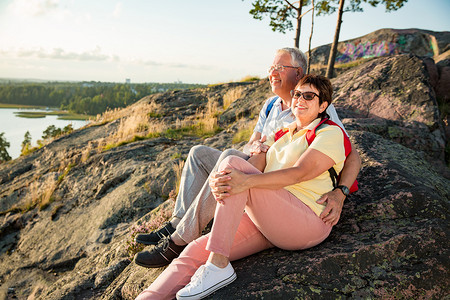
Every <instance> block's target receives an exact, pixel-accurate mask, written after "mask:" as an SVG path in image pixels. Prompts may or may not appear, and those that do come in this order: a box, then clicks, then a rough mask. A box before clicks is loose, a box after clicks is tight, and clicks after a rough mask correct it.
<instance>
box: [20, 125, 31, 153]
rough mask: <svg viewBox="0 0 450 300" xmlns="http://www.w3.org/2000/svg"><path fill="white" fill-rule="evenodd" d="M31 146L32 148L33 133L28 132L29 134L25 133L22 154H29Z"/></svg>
mask: <svg viewBox="0 0 450 300" xmlns="http://www.w3.org/2000/svg"><path fill="white" fill-rule="evenodd" d="M30 146H31V133H30V132H29V131H28V130H27V132H25V135H24V137H23V142H22V150H21V152H22V153H24V152H27V151H28V150H29V148H30Z"/></svg>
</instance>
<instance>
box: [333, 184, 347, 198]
mask: <svg viewBox="0 0 450 300" xmlns="http://www.w3.org/2000/svg"><path fill="white" fill-rule="evenodd" d="M335 189H340V190H341V191H342V193H343V194H344V195H345V197H347V196H348V194H350V190H349V188H348V187H346V186H345V185H338V186H337V187H335V188H334V189H333V191H334V190H335Z"/></svg>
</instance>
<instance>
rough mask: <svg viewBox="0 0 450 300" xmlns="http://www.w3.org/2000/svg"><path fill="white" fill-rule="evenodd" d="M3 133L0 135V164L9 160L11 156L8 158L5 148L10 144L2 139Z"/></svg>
mask: <svg viewBox="0 0 450 300" xmlns="http://www.w3.org/2000/svg"><path fill="white" fill-rule="evenodd" d="M4 135H5V133H4V132H2V133H0V163H3V162H5V161H8V160H11V156H9V154H8V151H7V150H6V148H9V146H10V143H9V142H8V141H7V140H6V138H4V137H3V136H4Z"/></svg>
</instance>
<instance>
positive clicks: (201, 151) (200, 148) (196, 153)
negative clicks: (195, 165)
mask: <svg viewBox="0 0 450 300" xmlns="http://www.w3.org/2000/svg"><path fill="white" fill-rule="evenodd" d="M210 149H211V148H210V147H207V146H205V145H195V146H194V147H192V148H191V150H189V157H192V158H199V157H202V156H203V155H205V153H207V152H208V151H209V150H210Z"/></svg>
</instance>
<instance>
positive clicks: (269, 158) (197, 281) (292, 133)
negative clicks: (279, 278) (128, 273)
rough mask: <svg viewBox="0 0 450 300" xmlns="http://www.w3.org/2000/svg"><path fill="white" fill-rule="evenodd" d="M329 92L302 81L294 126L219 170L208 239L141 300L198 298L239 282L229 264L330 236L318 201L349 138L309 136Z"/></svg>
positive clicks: (335, 132) (324, 82)
mask: <svg viewBox="0 0 450 300" xmlns="http://www.w3.org/2000/svg"><path fill="white" fill-rule="evenodd" d="M332 91H333V90H332V87H331V83H330V81H329V80H328V79H327V78H325V77H322V76H317V75H307V76H305V77H303V78H302V79H301V80H300V82H299V83H298V84H297V86H296V88H295V90H294V91H292V96H293V99H292V104H291V110H292V112H293V114H294V115H295V117H296V121H295V122H293V123H292V124H290V125H289V126H288V128H284V129H281V130H280V131H278V132H276V134H274V135H273V136H271V137H270V138H268V141H267V143H268V145H269V146H270V148H269V150H268V151H267V153H262V154H259V155H255V156H253V157H251V158H250V159H249V160H248V161H246V160H244V159H241V158H239V157H236V156H230V157H228V158H227V159H225V160H224V161H223V162H222V163H221V165H220V168H219V171H218V173H217V174H215V175H214V176H212V177H211V179H210V185H211V187H212V191H213V193H214V196H215V198H216V200H217V201H218V202H219V203H220V205H217V207H216V211H215V216H214V224H213V227H212V229H211V232H210V234H208V235H205V236H202V237H200V238H199V239H197V240H195V241H193V242H191V243H190V244H189V245H188V246H187V247H186V248H185V250H184V251H183V252H182V253H181V255H180V257H179V258H177V259H175V260H174V261H173V262H172V263H171V264H170V265H169V266H168V268H167V269H166V270H165V271H164V272H163V273H162V274H161V275H160V276H159V277H158V278H157V279H156V280H155V281H154V282H153V284H152V285H151V286H150V287H149V288H148V289H146V290H144V291H143V292H142V293H141V294H140V295H139V296H138V298H137V299H139V300H142V299H173V297H174V296H175V294H176V297H177V299H201V298H204V297H206V296H207V295H209V294H211V293H213V292H214V291H216V290H217V289H220V288H222V287H224V286H226V285H228V284H229V283H231V282H232V281H233V280H235V279H236V273H235V272H234V269H233V267H232V266H231V264H230V261H233V260H237V259H240V258H243V257H245V256H248V255H251V254H254V253H257V252H259V251H262V250H264V249H268V248H271V247H274V246H276V247H279V248H281V249H286V250H299V249H306V248H310V247H313V246H315V245H317V244H319V243H321V242H322V241H323V240H324V239H326V238H327V237H328V235H329V234H330V231H331V228H332V226H330V225H327V224H325V223H324V222H323V221H322V219H321V218H320V217H319V215H320V214H321V212H322V211H323V210H324V208H325V206H324V205H323V204H319V203H317V202H316V201H317V200H318V199H319V198H320V197H321V195H322V194H324V193H326V192H328V191H330V190H332V189H333V184H332V180H331V178H330V174H329V172H328V170H329V169H330V168H331V167H333V168H334V169H335V170H336V172H337V173H339V172H340V171H341V170H342V167H343V165H344V160H345V149H344V139H345V138H346V136H345V135H344V133H343V132H342V130H341V129H340V128H339V127H338V126H333V125H328V124H323V125H321V126H319V127H318V128H317V130H316V131H315V133H316V137H315V139H314V140H313V142H312V143H311V144H310V145H308V142H307V140H306V134H307V132H308V131H310V130H312V129H315V127H316V126H317V125H318V124H319V123H320V122H321V119H322V118H323V117H324V116H323V115H324V114H325V109H326V108H327V106H328V105H329V104H330V103H331V95H332Z"/></svg>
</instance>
